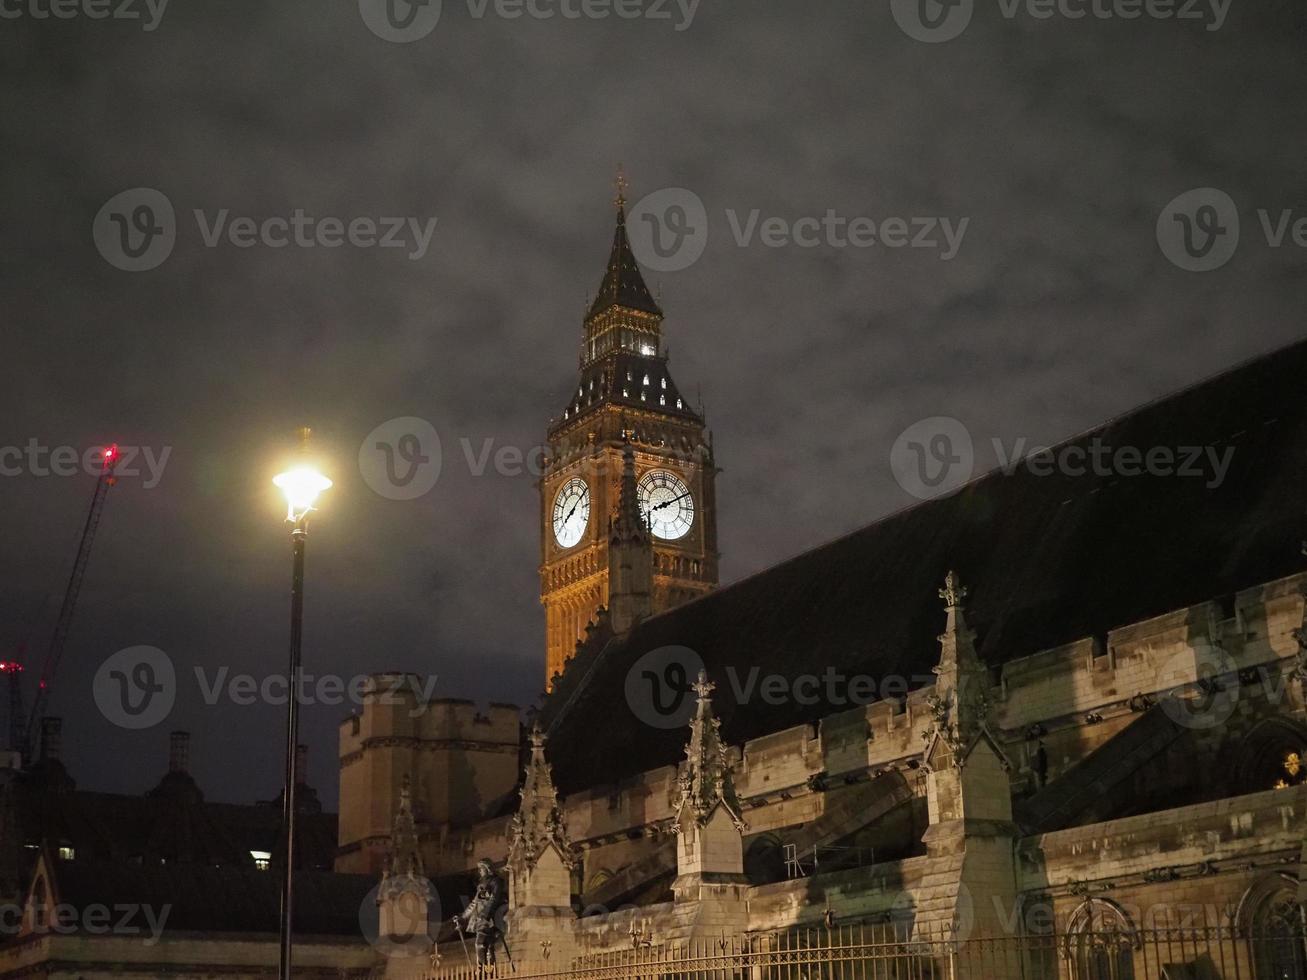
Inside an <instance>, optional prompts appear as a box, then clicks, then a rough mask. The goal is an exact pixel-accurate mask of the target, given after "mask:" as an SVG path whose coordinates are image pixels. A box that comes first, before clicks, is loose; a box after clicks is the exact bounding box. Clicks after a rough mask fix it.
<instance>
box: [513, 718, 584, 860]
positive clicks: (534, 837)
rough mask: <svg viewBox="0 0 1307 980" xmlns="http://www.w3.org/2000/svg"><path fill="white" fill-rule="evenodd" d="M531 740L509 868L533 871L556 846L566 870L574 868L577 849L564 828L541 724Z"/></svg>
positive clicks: (534, 730)
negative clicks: (550, 848)
mask: <svg viewBox="0 0 1307 980" xmlns="http://www.w3.org/2000/svg"><path fill="white" fill-rule="evenodd" d="M530 740H531V759H530V761H529V762H528V763H527V767H526V776H525V779H524V780H523V783H522V789H521V791H520V795H521V797H522V804H521V806H520V807H519V808H518V811H517V814H516V815H515V816H514V817H513V825H512V828H511V829H510V831H509V841H510V843H509V847H508V865H509V867H510V868H511V869H512V870H513V871H514V872H518V873H525V872H530V871H532V870H534V869H535V866H536V863H537V862H538V861H539V860H540V856H541V855H542V854H544V852H545V850H546V849H547V848H549V847H551V846H552V847H553V848H554V849H555V850H557V851H558V856H559V858H561V859H562V862H563V865H564V867H566V868H568V869H571V868H574V867H575V866H576V861H577V858H576V850H575V848H574V847H573V846H572V841H571V839H570V838H569V837H568V836H567V828H566V827H565V826H563V816H562V811H561V810H559V808H558V792H557V790H555V789H554V780H553V774H552V772H551V771H550V768H549V762H548V760H547V759H546V758H545V742H546V739H545V736H544V733H543V732H541V731H540V726H539V725H537V726H536V727H535V728H533V729H532V730H531V736H530Z"/></svg>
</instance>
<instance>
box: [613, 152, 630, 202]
mask: <svg viewBox="0 0 1307 980" xmlns="http://www.w3.org/2000/svg"><path fill="white" fill-rule="evenodd" d="M614 184H615V186H616V187H617V196H616V197H615V198H613V204H614V206H616V208H617V210H618V211H623V210H625V209H626V192H627V191H628V190H630V188H631V185H630V183H629V182H628V181H627V179H626V171H625V170H624V169H623V168H622V165H621V164H620V163H619V164H618V165H617V180H616V181H615V182H614Z"/></svg>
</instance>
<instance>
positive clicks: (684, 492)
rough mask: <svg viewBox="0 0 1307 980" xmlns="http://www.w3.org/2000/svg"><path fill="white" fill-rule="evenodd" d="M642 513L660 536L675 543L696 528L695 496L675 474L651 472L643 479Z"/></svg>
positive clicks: (641, 487) (641, 491)
mask: <svg viewBox="0 0 1307 980" xmlns="http://www.w3.org/2000/svg"><path fill="white" fill-rule="evenodd" d="M640 513H641V514H643V515H644V516H645V517H646V518H647V519H648V521H649V530H651V531H653V533H654V534H655V535H656V536H657V537H660V538H662V539H663V540H664V541H675V540H676V539H677V538H683V537H685V535H686V534H688V533H689V531H690V528H691V527H692V526H693V525H694V497H693V496H691V494H690V488H689V487H687V486H686V485H685V482H684V481H683V480H682V479H681V478H680V477H679V476H677V475H676V474H675V473H670V472H668V471H667V470H650V471H649V472H648V473H646V474H645V475H644V476H643V477H641V479H640Z"/></svg>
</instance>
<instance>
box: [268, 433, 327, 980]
mask: <svg viewBox="0 0 1307 980" xmlns="http://www.w3.org/2000/svg"><path fill="white" fill-rule="evenodd" d="M300 440H301V447H302V450H303V451H304V452H305V454H306V455H307V452H308V442H309V430H308V429H301V430H300ZM272 482H273V483H274V484H276V485H277V487H278V488H279V489H280V490H281V492H282V494H283V495H284V496H285V497H286V507H287V509H286V520H287V522H288V523H290V525H291V532H290V546H291V580H290V666H289V668H288V669H287V672H286V681H287V686H288V692H287V693H288V696H287V698H286V787H285V790H284V791H283V793H282V816H281V823H282V837H283V838H284V839H285V841H286V856H285V865H284V867H283V868H282V879H281V932H280V944H279V945H280V951H281V953H280V961H279V966H278V971H277V976H278V977H279V978H280V980H290V971H291V946H292V938H293V931H292V928H291V921H292V915H293V912H294V907H295V795H296V794H295V788H296V786H298V785H299V781H300V775H299V771H298V770H299V763H298V755H299V752H298V749H299V724H300V712H299V677H300V639H301V637H302V635H303V627H304V545H305V543H306V542H307V540H308V536H309V514H310V513H312V512H313V504H314V503H315V502H316V501H317V499H318V496H319V494H321V493H322V492H323V491H324V490H328V489H330V488H331V481H330V480H328V479H327V478H326V477H325V476H323V475H322V474H321V473H319V472H318V471H317V470H316V469H315V468H314V467H313V466H312V465H311V464H310V463H308V462H307V461H306V462H302V463H300V464H299V465H297V466H295V467H293V468H291V469H289V470H287V471H286V472H285V473H282V474H280V475H278V476H277V477H276V478H274V479H273V481H272Z"/></svg>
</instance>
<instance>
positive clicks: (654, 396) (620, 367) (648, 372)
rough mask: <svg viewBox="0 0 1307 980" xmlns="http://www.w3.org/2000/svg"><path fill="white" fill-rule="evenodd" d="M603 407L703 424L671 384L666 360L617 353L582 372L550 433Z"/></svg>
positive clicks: (672, 381) (657, 357)
mask: <svg viewBox="0 0 1307 980" xmlns="http://www.w3.org/2000/svg"><path fill="white" fill-rule="evenodd" d="M604 405H622V406H627V407H630V408H633V409H642V410H644V411H651V412H657V413H659V414H661V415H668V416H671V417H673V418H677V419H684V420H687V421H690V422H696V423H702V422H703V417H702V416H701V415H700V414H699V413H698V412H697V411H696V410H695V409H694V408H692V407H691V406H690V403H689V401H687V400H686V399H685V398H684V396H682V395H681V392H680V390H679V389H678V388H677V387H676V382H675V381H674V380H672V372H671V371H670V370H669V369H668V367H667V358H666V356H658V355H649V354H635V353H632V352H630V351H624V350H616V351H613V352H612V353H610V354H608V355H607V356H606V357H604V358H602V359H601V360H598V361H595V362H593V363H592V364H587V365H586V366H585V368H584V369H583V370H582V371H581V380H580V381H579V382H578V383H577V386H576V387H575V388H573V389H572V397H571V399H570V400H569V401H568V405H567V408H566V409H565V410H564V412H563V417H562V418H560V419H555V420H554V424H553V426H551V429H550V431H551V433H556V432H558V431H560V430H562V429H565V428H567V427H568V426H569V425H571V424H572V423H573V422H575V421H576V420H577V419H579V418H581V417H583V416H585V415H588V414H589V413H590V412H592V411H597V410H598V409H600V408H601V407H603V406H604Z"/></svg>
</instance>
